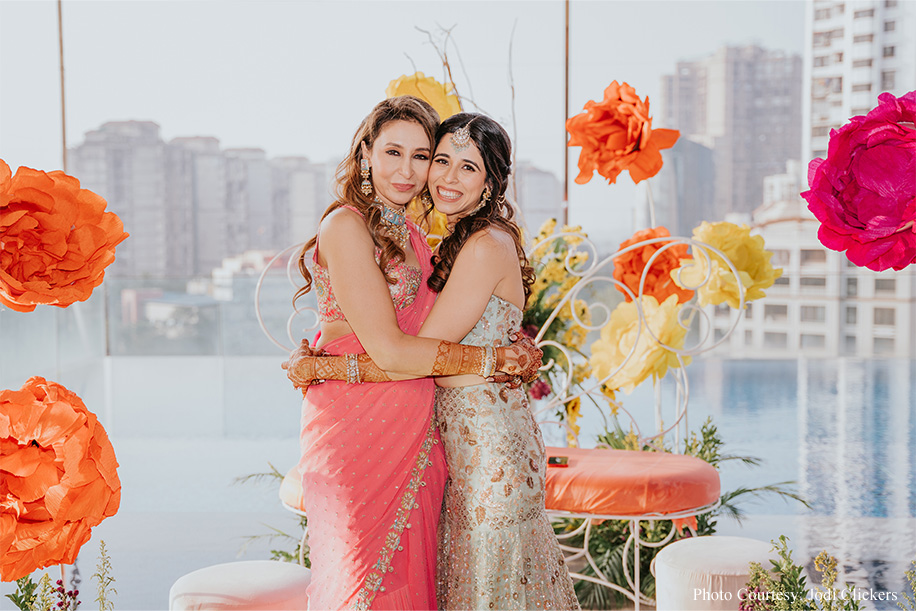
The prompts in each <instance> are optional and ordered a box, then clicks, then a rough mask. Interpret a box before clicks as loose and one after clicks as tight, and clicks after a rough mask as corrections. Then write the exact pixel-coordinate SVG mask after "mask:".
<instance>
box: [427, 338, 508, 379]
mask: <svg viewBox="0 0 916 611" xmlns="http://www.w3.org/2000/svg"><path fill="white" fill-rule="evenodd" d="M497 352H498V350H497ZM485 358H486V351H485V350H484V349H483V348H482V347H480V346H465V345H463V344H456V343H454V342H449V341H446V340H442V341H441V342H439V346H438V348H437V351H436V360H435V362H434V363H433V368H432V371H430V372H429V375H433V376H453V375H459V374H465V373H470V374H475V375H480V373H481V372H482V371H483V364H484V359H485ZM496 362H497V368H498V363H499V357H498V356H497V359H496Z"/></svg>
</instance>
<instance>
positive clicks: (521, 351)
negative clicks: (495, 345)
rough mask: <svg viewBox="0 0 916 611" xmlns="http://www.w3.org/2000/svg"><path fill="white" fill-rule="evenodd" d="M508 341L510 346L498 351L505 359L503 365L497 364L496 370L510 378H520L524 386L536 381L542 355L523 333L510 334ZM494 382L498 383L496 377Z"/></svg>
mask: <svg viewBox="0 0 916 611" xmlns="http://www.w3.org/2000/svg"><path fill="white" fill-rule="evenodd" d="M509 339H511V340H512V342H513V343H512V344H511V345H509V346H504V347H501V348H499V349H498V350H499V354H500V356H503V357H504V358H505V363H499V365H498V370H499V371H501V372H503V373H506V374H509V375H510V376H520V377H521V381H522V382H525V383H526V384H527V383H531V382H534V381H535V380H537V379H538V375H539V373H538V370H539V369H540V367H541V359H542V358H543V357H544V353H543V352H542V351H541V349H540V348H538V347H537V346H536V345H535V343H534V341H532V339H531V338H530V337H528V336H527V335H525V334H524V333H520V332H515V333H512V334H511V335H510V336H509ZM494 381H499V380H497V379H496V376H494Z"/></svg>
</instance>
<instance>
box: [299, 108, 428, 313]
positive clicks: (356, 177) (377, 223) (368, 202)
mask: <svg viewBox="0 0 916 611" xmlns="http://www.w3.org/2000/svg"><path fill="white" fill-rule="evenodd" d="M392 121H409V122H411V123H416V124H418V125H419V126H420V127H422V128H423V131H425V132H426V135H427V136H429V142H430V144H432V143H433V142H434V141H435V137H436V126H437V125H438V124H439V114H438V113H437V112H436V111H435V109H433V107H432V106H430V105H429V104H427V103H426V102H424V101H423V100H421V99H420V98H416V97H414V96H411V95H405V96H400V97H396V98H388V99H387V100H384V101H382V102H379V103H378V104H376V106H375V108H373V109H372V112H370V113H369V115H368V116H367V117H366V118H365V119H363V122H362V123H360V124H359V128H358V129H357V130H356V133H355V134H354V135H353V141H352V142H351V143H350V152H349V154H348V155H347V156H346V158H344V160H343V161H341V162H340V165H338V166H337V189H336V191H337V199H336V200H335V201H334V203H332V204H331V205H330V206H328V208H327V210H325V211H324V214H323V215H321V220H322V221H323V220H324V218H325V217H326V216H328V215H329V214H331V213H332V212H333V211H334V210H337V209H338V208H340V207H341V206H345V205H348V206H353V207H354V208H356V209H357V210H359V212H360V213H361V214H362V215H363V218H365V219H366V226H367V227H368V228H369V233H370V234H371V235H372V241H373V242H374V243H375V245H376V246H377V247H378V248H379V249H381V255H380V256H379V262H378V265H379V267H380V268H381V270H382V273H384V274H385V279H386V280H387V281H388V282H389V283H391V284H393V283H394V282H395V280H394V278H391V277H390V276H388V274H387V273H385V268H386V267H387V265H388V264H389V263H390V262H392V261H395V262H396V261H403V260H404V258H405V256H406V255H405V253H404V249H403V248H401V247H400V246H398V244H397V242H395V241H394V240H393V239H392V238H391V236H389V235H388V233H387V232H386V231H385V230H384V226H383V225H382V223H381V220H382V210H381V206H378V205H374V204H373V199H374V195H373V194H374V191H373V194H370V195H368V196H367V195H364V194H363V192H362V190H361V189H360V184H361V183H362V182H363V178H362V176H360V173H359V161H360V159H361V158H362V156H363V154H362V144H363V143H365V144H366V147H367V148H370V149H371V148H372V145H373V144H375V141H376V139H377V138H378V136H379V134H380V133H381V132H382V129H384V127H385V126H386V125H387V124H388V123H391V122H392ZM431 149H432V147H431ZM317 243H318V236H317V234H316V235H315V236H313V237H312V239H310V240H309V241H308V242H306V243H305V246H303V247H302V250H301V251H300V253H299V273H301V274H302V277H303V278H305V284H304V285H303V286H302V288H300V289H299V290H298V291H296V295H295V296H294V297H293V304H294V305H295V303H296V301H297V300H298V299H299V298H300V297H302V296H303V295H305V294H306V293H308V292H309V291H311V290H312V275H311V273H309V270H308V266H307V257H308V253H309V251H311V250H312V249H313V248H315V245H316V244H317Z"/></svg>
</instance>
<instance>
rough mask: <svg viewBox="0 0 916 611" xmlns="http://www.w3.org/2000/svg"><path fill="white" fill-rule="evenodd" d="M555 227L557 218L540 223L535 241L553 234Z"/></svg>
mask: <svg viewBox="0 0 916 611" xmlns="http://www.w3.org/2000/svg"><path fill="white" fill-rule="evenodd" d="M556 228H557V219H547V220H546V221H544V222H543V223H542V224H541V228H540V229H539V230H538V236H537V238H536V239H535V241H540V240H543V239H544V238H546V237H547V236H549V235H551V234H553V232H554V230H556Z"/></svg>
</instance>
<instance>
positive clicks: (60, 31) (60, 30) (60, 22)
mask: <svg viewBox="0 0 916 611" xmlns="http://www.w3.org/2000/svg"><path fill="white" fill-rule="evenodd" d="M57 39H58V42H59V43H60V44H59V46H60V129H61V137H62V141H63V149H64V151H63V160H64V172H65V173H66V172H67V110H66V108H67V107H66V104H65V102H64V15H63V0H57Z"/></svg>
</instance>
